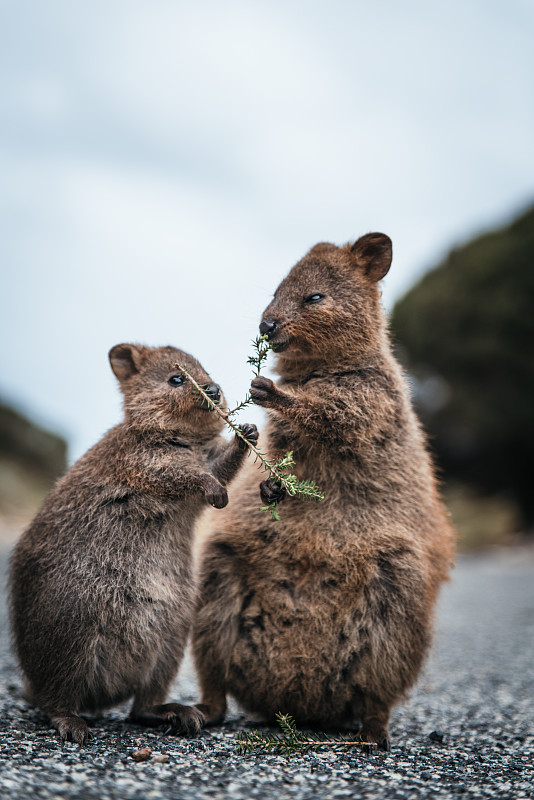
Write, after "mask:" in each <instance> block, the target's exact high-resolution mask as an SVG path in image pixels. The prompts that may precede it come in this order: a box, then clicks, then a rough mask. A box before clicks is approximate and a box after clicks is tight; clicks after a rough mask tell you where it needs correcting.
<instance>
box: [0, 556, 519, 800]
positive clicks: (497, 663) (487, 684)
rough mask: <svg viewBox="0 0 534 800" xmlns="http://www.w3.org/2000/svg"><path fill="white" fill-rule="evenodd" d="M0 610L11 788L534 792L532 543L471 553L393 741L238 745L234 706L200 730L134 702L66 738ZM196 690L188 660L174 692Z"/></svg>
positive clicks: (6, 784)
mask: <svg viewBox="0 0 534 800" xmlns="http://www.w3.org/2000/svg"><path fill="white" fill-rule="evenodd" d="M2 563H3V565H4V571H5V557H4V559H3V561H2ZM1 614H2V615H1V619H0V623H1V628H0V683H1V689H2V692H1V695H0V696H1V700H0V715H1V726H0V762H1V764H0V797H4V796H9V797H10V798H13V799H14V800H15V799H17V798H27V797H32V798H34V800H47V798H59V797H61V798H78V797H79V798H84V800H93V798H94V800H97V798H98V800H117V799H120V800H122V799H123V798H125V799H128V800H149V799H152V798H153V800H163V798H165V800H174V799H176V800H178V799H179V800H193V799H194V800H203V798H206V799H207V798H236V800H239V799H240V798H243V800H245V798H246V800H249V799H250V798H258V799H259V800H262V798H266V799H267V798H272V799H273V800H282V799H283V798H296V799H297V800H308V799H310V800H311V798H318V797H324V798H328V799H329V800H330V799H332V800H335V799H336V798H346V797H351V798H354V797H357V798H373V800H376V798H388V799H389V800H397V799H398V800H405V799H406V800H407V799H408V798H433V797H435V798H444V799H445V798H464V800H484V799H485V798H499V800H507V799H508V798H510V800H512V798H513V799H514V800H516V799H517V798H534V767H533V765H534V726H533V722H534V711H533V703H532V699H533V696H534V674H533V667H532V665H533V664H534V549H532V548H526V547H525V548H522V549H515V550H508V551H499V552H497V553H492V554H488V555H483V556H470V557H463V558H461V559H460V561H459V564H458V567H457V569H456V570H455V573H454V576H453V580H452V582H451V583H450V584H449V585H448V586H447V587H446V588H445V589H444V591H443V594H442V597H441V602H440V608H439V613H438V633H437V637H436V644H435V647H434V650H433V652H432V655H431V657H430V659H429V662H428V664H427V666H426V669H425V672H424V674H423V676H422V678H421V680H420V681H419V683H418V685H417V687H416V688H415V689H414V690H413V692H412V693H411V697H410V699H409V700H408V702H406V703H405V704H403V705H401V706H399V707H398V708H397V709H396V710H395V712H394V714H393V718H392V721H391V727H390V731H391V736H392V751H391V752H390V753H382V752H373V753H363V752H361V751H356V750H354V751H352V750H351V751H343V752H338V751H334V750H330V751H321V752H310V753H306V754H295V755H293V756H290V757H284V756H276V755H269V754H262V753H254V754H250V755H246V756H240V755H237V754H236V737H237V733H238V732H239V731H241V730H251V729H253V728H257V727H259V726H258V724H257V723H254V722H253V721H251V720H250V719H247V718H246V717H245V715H243V714H242V713H240V712H239V710H238V709H237V708H236V707H235V706H231V711H230V714H229V718H228V722H227V724H226V725H225V726H224V727H219V728H214V729H210V730H205V731H203V732H202V733H201V735H200V737H199V738H197V739H182V738H178V737H170V736H169V737H163V736H162V735H161V732H160V731H150V730H146V729H143V728H139V727H136V726H134V725H130V724H126V723H125V722H124V717H125V715H126V712H127V708H126V707H123V708H119V709H114V710H113V711H110V712H107V713H106V714H105V715H104V716H103V717H101V718H99V719H96V720H94V721H93V722H92V733H93V736H94V739H93V740H92V741H91V742H90V743H89V744H88V745H87V746H86V747H79V746H78V745H75V744H72V743H69V742H61V741H60V740H59V738H58V736H57V734H56V733H55V731H53V730H51V729H49V728H48V724H47V721H46V718H45V717H44V716H43V714H41V713H40V712H39V711H38V710H36V709H34V708H32V707H31V706H29V705H28V704H27V703H26V702H25V701H24V700H23V698H22V695H21V681H20V677H19V675H18V672H17V670H16V668H15V664H14V660H13V657H12V655H11V654H10V652H9V639H8V634H7V626H6V620H5V607H4V604H3V605H2V612H1ZM196 698H197V691H196V684H195V680H194V674H193V671H192V667H191V662H190V660H189V659H187V660H186V663H185V664H184V668H183V669H182V671H181V674H180V677H179V680H178V682H177V684H176V686H175V690H174V692H173V699H176V700H180V701H181V702H191V701H193V700H194V699H196ZM262 729H263V730H268V729H267V728H262ZM144 749H150V751H151V752H152V757H151V758H150V756H149V759H150V760H148V761H143V762H139V763H136V762H135V761H134V760H133V758H132V753H134V752H136V751H142V750H144Z"/></svg>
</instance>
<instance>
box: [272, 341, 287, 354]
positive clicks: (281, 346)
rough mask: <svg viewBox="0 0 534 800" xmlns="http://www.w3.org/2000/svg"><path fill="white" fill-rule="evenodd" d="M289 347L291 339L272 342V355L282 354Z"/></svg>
mask: <svg viewBox="0 0 534 800" xmlns="http://www.w3.org/2000/svg"><path fill="white" fill-rule="evenodd" d="M290 345H291V339H282V341H280V342H273V344H272V350H273V353H283V352H284V350H287V348H288V347H289V346H290Z"/></svg>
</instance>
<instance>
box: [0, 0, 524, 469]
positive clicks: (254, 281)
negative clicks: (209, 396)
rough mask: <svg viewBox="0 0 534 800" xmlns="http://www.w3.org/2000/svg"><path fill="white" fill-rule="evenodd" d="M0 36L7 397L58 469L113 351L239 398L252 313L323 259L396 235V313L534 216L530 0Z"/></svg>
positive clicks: (122, 14)
mask: <svg viewBox="0 0 534 800" xmlns="http://www.w3.org/2000/svg"><path fill="white" fill-rule="evenodd" d="M0 16H1V19H0V76H1V77H0V81H1V89H0V92H1V96H0V253H1V262H0V263H1V268H2V291H1V308H0V314H1V321H0V324H1V326H2V330H1V341H2V347H1V355H0V398H3V399H4V400H5V401H9V402H12V403H15V404H17V405H18V406H19V407H20V408H21V409H22V410H23V411H24V412H26V413H28V414H29V415H31V416H32V417H33V418H35V419H37V420H38V421H39V422H41V423H45V424H46V425H48V426H51V427H53V428H54V429H56V430H58V431H59V432H61V433H63V434H64V435H65V436H66V437H67V438H68V440H69V443H70V445H71V450H70V455H71V458H74V457H77V456H79V455H80V454H81V453H82V452H83V451H84V450H85V449H87V447H89V446H90V445H91V444H92V443H94V442H95V441H96V440H97V439H98V438H99V437H100V436H101V435H102V433H103V432H104V431H105V430H106V429H107V428H108V427H110V426H111V425H112V424H114V423H115V422H116V421H118V419H119V417H120V406H119V395H118V390H117V388H116V385H115V379H114V378H113V375H112V373H111V371H110V369H109V366H108V362H107V351H108V350H109V348H110V347H111V346H112V345H114V344H116V343H118V342H121V341H139V342H144V343H147V344H152V345H158V344H174V345H176V346H178V347H181V348H182V349H185V350H188V351H189V352H191V353H193V354H194V355H195V356H197V358H199V360H200V361H201V362H202V363H203V365H204V366H205V367H206V369H207V370H208V371H209V372H210V373H211V374H212V376H213V378H214V379H216V380H217V381H219V382H220V383H221V384H222V386H223V389H224V390H225V392H226V395H227V398H228V399H229V400H230V401H233V400H236V399H241V398H242V397H243V395H244V393H245V391H246V389H247V387H248V380H249V369H248V368H247V366H246V363H245V362H246V357H247V355H248V354H249V350H250V348H249V342H250V340H251V339H252V338H253V337H254V336H255V335H256V331H257V325H258V322H259V319H260V315H261V311H262V309H263V308H264V307H265V305H266V304H267V303H268V301H269V298H270V296H271V294H272V292H273V291H274V289H275V288H276V285H277V283H278V282H279V281H280V279H281V278H282V277H283V276H284V274H285V273H286V272H287V271H288V269H289V268H290V267H291V266H292V264H293V263H295V261H297V260H298V259H299V258H300V257H301V256H302V255H303V254H304V253H305V252H306V250H307V249H308V248H309V247H310V246H312V245H313V244H314V243H316V242H317V241H321V240H328V241H333V242H336V243H339V244H341V243H344V242H346V241H348V240H351V239H355V238H357V237H358V236H359V235H361V234H363V233H366V232H368V231H373V230H381V231H384V232H386V233H388V234H389V235H390V236H391V237H392V239H393V243H394V261H393V267H392V269H391V272H390V274H389V275H388V277H387V278H386V280H385V282H384V302H385V305H386V306H387V307H391V304H392V303H393V301H394V300H395V299H396V298H397V297H399V296H400V295H401V294H402V293H403V292H404V291H405V290H406V289H408V288H409V287H410V285H412V284H413V282H414V281H416V280H417V278H418V277H419V276H420V275H421V274H422V273H423V272H424V271H425V270H426V269H428V268H429V267H431V266H432V265H434V264H436V263H437V262H438V261H439V259H440V258H441V257H442V256H443V255H444V254H445V253H446V251H447V250H448V249H449V248H450V247H451V246H452V245H454V244H458V243H461V242H462V241H464V240H465V239H466V238H468V237H470V236H471V235H472V234H473V233H478V232H480V231H481V230H484V229H485V228H488V227H490V226H492V225H494V224H495V223H500V222H506V221H507V220H508V219H509V218H510V217H511V216H513V215H514V214H515V213H516V212H518V211H520V210H522V208H524V207H525V206H526V205H527V204H528V203H529V202H532V201H533V200H534V155H533V152H534V146H533V142H534V47H533V44H532V43H533V41H534V4H533V3H532V2H530V0H507V2H505V3H504V2H497V0H439V1H437V2H432V0H405V2H402V3H400V2H398V0H375V1H374V2H372V3H371V2H369V1H368V0H367V1H366V2H359V1H358V0H347V1H346V2H345V1H344V0H328V2H312V1H311V0H302V1H300V0H299V1H292V0H283V2H281V1H280V2H279V1H278V0H264V1H262V2H253V1H252V0H243V2H233V1H230V2H227V1H226V0H214V2H204V0H195V1H194V2H193V0H190V2H179V0H145V2H135V0H124V2H122V1H121V0H114V2H112V3H110V2H108V1H107V0H106V1H104V0H91V2H90V3H73V2H72V0H64V1H63V2H61V1H59V0H57V1H56V2H54V0H47V2H42V0H28V1H25V0H13V2H1V0H0ZM473 301H474V302H476V298H474V299H473ZM259 413H260V412H259V410H254V413H253V414H252V415H250V414H249V417H250V416H252V417H253V418H254V419H255V420H258V419H259V417H258V414H259Z"/></svg>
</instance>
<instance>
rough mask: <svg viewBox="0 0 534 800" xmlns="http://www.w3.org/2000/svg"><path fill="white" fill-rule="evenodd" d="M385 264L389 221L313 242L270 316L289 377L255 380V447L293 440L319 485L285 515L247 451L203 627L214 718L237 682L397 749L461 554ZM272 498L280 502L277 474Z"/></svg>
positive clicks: (213, 540) (207, 701)
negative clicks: (269, 506) (400, 715)
mask: <svg viewBox="0 0 534 800" xmlns="http://www.w3.org/2000/svg"><path fill="white" fill-rule="evenodd" d="M391 260H392V245H391V240H390V239H389V238H388V237H387V236H385V235H384V234H381V233H371V234H367V235H366V236H363V237H362V238H360V239H358V241H356V242H355V243H354V244H351V245H346V246H343V247H337V246H335V245H333V244H327V243H322V244H318V245H316V246H315V247H313V248H312V249H311V250H310V252H309V253H308V254H307V255H306V256H305V257H304V258H303V259H302V260H301V261H300V262H299V263H298V264H297V265H296V266H295V267H293V269H292V270H291V272H290V273H289V275H288V276H287V277H286V278H285V279H284V280H283V281H282V283H281V284H280V286H279V287H278V289H277V290H276V292H275V294H274V299H273V301H272V302H271V304H270V305H269V306H268V307H267V309H266V310H265V312H264V315H263V320H262V322H261V325H260V332H261V333H262V334H267V335H268V337H269V341H270V342H271V343H272V344H273V349H274V350H275V352H276V354H277V363H276V370H277V372H278V374H279V375H280V380H279V381H278V383H277V384H274V383H273V382H272V381H271V380H269V379H267V378H264V377H261V376H260V377H258V378H255V379H254V380H253V382H252V387H251V395H252V398H253V400H254V402H255V403H257V404H258V405H260V406H263V407H264V408H266V409H267V410H268V416H269V422H268V424H267V426H266V429H265V432H264V433H262V439H263V442H264V443H263V447H262V449H263V450H264V451H266V452H267V453H268V454H269V456H270V457H279V456H281V455H283V454H284V453H286V452H287V451H293V456H294V459H295V462H296V466H295V467H294V469H293V470H292V471H294V472H295V474H296V475H297V476H298V478H299V479H300V480H306V479H309V480H314V481H316V483H317V485H318V486H319V488H321V489H322V490H323V491H324V493H325V499H324V501H322V502H321V503H318V504H314V503H310V502H307V501H303V500H300V501H299V500H297V499H295V498H289V497H288V498H287V499H286V500H285V501H284V504H283V505H282V506H281V508H280V516H281V520H280V521H279V522H274V521H272V520H271V519H269V517H268V515H267V514H265V513H264V512H262V511H261V510H260V508H259V503H258V497H257V491H258V488H257V485H258V478H257V471H256V469H255V467H254V465H253V464H252V463H251V464H250V465H249V466H250V469H246V470H243V472H242V473H241V474H240V476H239V477H238V479H237V480H236V482H235V484H234V485H233V486H232V492H231V495H230V503H229V506H228V508H227V509H226V510H225V511H224V512H222V514H221V515H220V516H217V518H216V519H215V518H213V517H212V518H211V520H210V527H209V530H208V534H207V536H206V538H205V540H204V541H203V543H202V547H201V553H202V555H201V575H200V588H199V592H200V597H199V601H198V609H197V613H196V621H195V623H194V632H193V644H194V653H195V659H196V667H197V670H198V673H199V678H200V684H201V690H202V701H201V705H200V708H201V709H202V710H203V712H204V714H205V715H206V719H207V722H208V723H215V722H218V721H220V720H222V719H223V717H224V714H225V709H226V695H227V694H230V695H232V696H233V697H234V698H235V699H236V700H237V701H238V702H239V703H240V704H241V705H242V706H243V707H244V708H245V709H246V710H248V711H249V712H252V713H256V714H259V715H261V716H262V717H264V718H266V719H268V720H273V719H274V717H275V715H276V713H277V712H282V713H289V714H292V715H293V716H294V718H295V719H296V721H297V722H298V723H301V724H305V725H311V726H317V727H321V728H341V727H346V726H356V725H358V728H359V731H360V736H361V738H362V740H363V741H366V742H369V743H373V744H376V745H378V746H380V747H381V748H383V749H386V750H387V749H389V747H390V743H389V734H388V721H389V717H390V711H391V708H392V706H393V705H394V704H395V703H396V702H397V701H399V699H401V698H402V697H403V695H404V694H405V692H406V691H407V689H409V687H410V686H411V685H412V684H413V682H414V680H415V679H416V677H417V675H418V673H419V671H420V668H421V665H422V663H423V660H424V656H425V654H426V652H427V650H428V647H429V644H430V641H431V635H432V627H433V610H434V604H435V600H436V595H437V592H438V588H439V586H440V584H441V583H442V581H443V580H445V579H446V578H447V576H448V572H449V567H450V565H451V562H452V558H453V550H454V547H453V539H454V536H453V531H452V528H451V525H450V523H449V519H448V516H447V514H446V512H445V510H444V507H443V505H442V503H441V501H440V498H439V494H438V490H437V487H436V480H435V477H434V473H433V468H432V465H431V461H430V458H429V455H428V452H427V449H426V444H425V439H424V435H423V433H422V431H421V429H420V427H419V424H418V422H417V420H416V417H415V414H414V412H413V410H412V407H411V401H410V396H409V391H408V386H407V382H406V380H405V378H404V376H403V374H402V371H401V369H400V367H399V365H398V363H397V361H396V360H395V358H394V356H393V354H392V350H391V345H390V342H389V338H388V333H387V325H386V320H385V316H384V314H383V312H382V310H381V306H380V295H379V288H378V282H379V281H380V279H381V278H383V277H384V276H385V275H386V273H387V272H388V270H389V267H390V264H391ZM261 494H262V498H263V500H264V501H265V502H269V501H271V500H272V499H280V490H279V488H278V487H277V486H276V485H273V484H272V483H271V482H269V481H266V482H264V483H263V484H262V486H261Z"/></svg>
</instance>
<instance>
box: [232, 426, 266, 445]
mask: <svg viewBox="0 0 534 800" xmlns="http://www.w3.org/2000/svg"><path fill="white" fill-rule="evenodd" d="M239 430H240V431H241V433H242V434H243V436H244V437H245V439H246V440H247V442H249V444H252V445H254V446H256V445H257V444H258V438H259V435H260V434H259V432H258V429H257V427H256V426H255V425H253V424H252V423H249V422H245V423H243V425H240V426H239ZM236 439H237V444H238V446H239V447H240V448H241V450H248V448H247V445H246V443H245V442H244V441H243V439H240V437H239V436H236Z"/></svg>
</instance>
